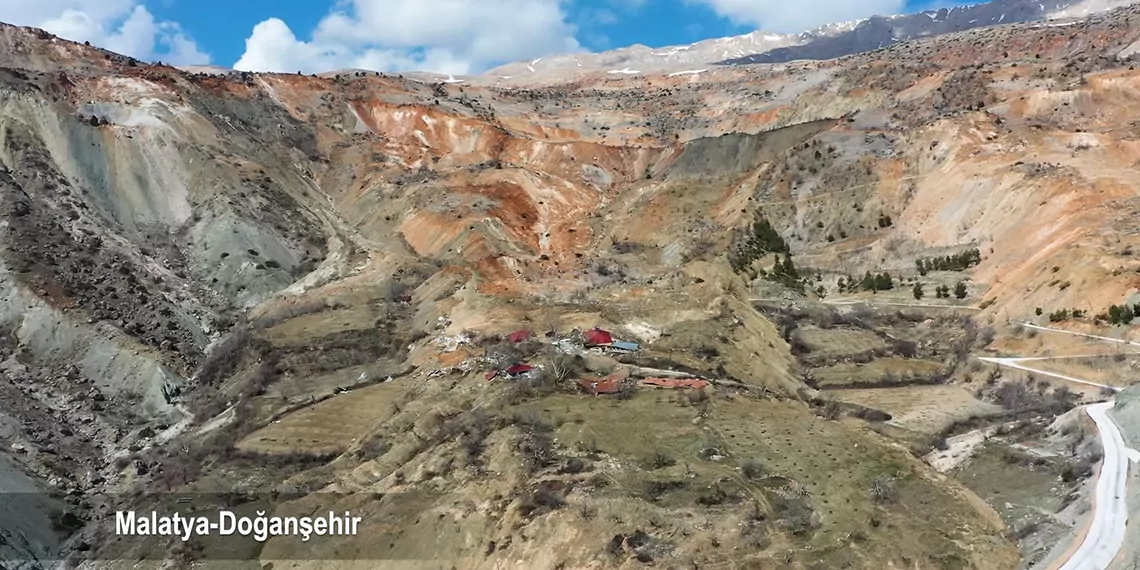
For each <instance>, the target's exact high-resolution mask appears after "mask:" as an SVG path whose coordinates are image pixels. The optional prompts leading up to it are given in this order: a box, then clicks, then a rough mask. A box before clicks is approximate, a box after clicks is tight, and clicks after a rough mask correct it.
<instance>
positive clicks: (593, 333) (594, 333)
mask: <svg viewBox="0 0 1140 570" xmlns="http://www.w3.org/2000/svg"><path fill="white" fill-rule="evenodd" d="M582 340H583V341H585V343H586V346H587V347H590V346H609V345H611V344H613V342H614V337H613V335H611V334H610V333H609V332H608V331H604V330H602V329H600V328H597V327H594V328H593V329H591V330H588V331H586V332H584V333H582Z"/></svg>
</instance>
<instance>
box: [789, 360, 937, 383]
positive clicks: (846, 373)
mask: <svg viewBox="0 0 1140 570" xmlns="http://www.w3.org/2000/svg"><path fill="white" fill-rule="evenodd" d="M945 369H946V366H945V365H944V364H942V363H941V362H933V361H930V360H910V359H906V358H882V359H878V360H873V361H871V362H868V363H866V364H858V363H843V364H836V365H834V366H827V367H825V368H817V369H815V370H812V371H811V374H812V377H813V378H814V380H815V384H816V386H817V387H819V388H821V389H826V388H839V387H844V386H850V385H852V384H880V383H881V384H893V383H897V382H900V381H908V380H913V379H923V378H929V377H931V376H934V375H936V374H938V373H939V372H943V371H945Z"/></svg>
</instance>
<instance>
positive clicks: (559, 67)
mask: <svg viewBox="0 0 1140 570" xmlns="http://www.w3.org/2000/svg"><path fill="white" fill-rule="evenodd" d="M1131 3H1132V0H1050V1H1048V2H1038V1H1036V0H992V1H990V2H982V3H978V4H973V5H968V6H955V7H951V8H940V9H937V10H925V11H922V12H917V13H913V14H905V15H878V16H873V17H871V18H867V19H864V20H857V21H852V22H839V23H834V24H829V25H827V26H823V27H820V28H818V29H815V30H810V31H807V32H803V33H799V34H774V33H770V32H764V31H762V30H761V31H755V32H751V33H748V34H744V35H741V36H734V37H727V38H716V39H710V40H704V41H700V42H697V43H694V44H688V45H677V46H666V47H661V48H649V47H646V46H640V45H639V46H631V47H624V48H619V49H615V50H610V51H605V52H600V53H587V54H566V55H559V56H552V57H543V58H539V59H536V60H533V61H529V62H518V63H512V64H508V65H504V66H501V67H498V68H495V69H492V70H490V71H488V72H486V73H485V74H483V75H482V76H479V77H462V78H459V80H461V81H469V82H470V81H475V82H481V83H493V84H497V85H503V86H505V85H516V84H519V82H527V81H536V80H552V79H557V80H563V81H567V80H570V79H571V78H572V77H575V76H577V75H580V74H582V73H591V72H603V71H604V72H607V73H610V74H613V75H618V76H620V75H633V74H639V73H663V72H667V73H674V74H678V75H687V74H691V73H696V72H701V71H704V70H707V69H709V68H713V67H716V66H721V65H739V64H749V63H787V62H790V61H796V60H826V59H832V58H836V57H842V56H845V55H851V54H857V53H864V52H869V51H873V50H877V49H881V48H884V47H887V46H891V45H894V44H897V43H900V42H906V41H910V40H912V39H916V38H924V37H930V36H936V35H941V34H949V33H955V32H963V31H966V30H971V29H974V28H980V27H986V26H997V25H1002V24H1014V23H1026V22H1046V21H1053V22H1064V21H1070V20H1072V19H1074V18H1084V17H1088V16H1090V15H1093V14H1096V13H1100V12H1103V11H1106V10H1111V9H1114V8H1119V7H1122V6H1126V5H1128V4H1131ZM452 79H453V80H454V79H455V78H454V77H453V78H452Z"/></svg>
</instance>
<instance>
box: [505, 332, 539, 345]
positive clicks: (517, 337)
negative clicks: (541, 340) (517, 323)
mask: <svg viewBox="0 0 1140 570" xmlns="http://www.w3.org/2000/svg"><path fill="white" fill-rule="evenodd" d="M533 336H534V333H532V332H530V331H528V330H525V329H524V330H517V331H515V332H513V333H511V334H509V335H507V340H509V341H511V342H514V343H519V342H526V341H528V340H530V339H531V337H533Z"/></svg>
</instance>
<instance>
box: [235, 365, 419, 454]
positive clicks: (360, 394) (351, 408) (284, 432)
mask: <svg viewBox="0 0 1140 570" xmlns="http://www.w3.org/2000/svg"><path fill="white" fill-rule="evenodd" d="M410 388H411V384H410V381H398V382H388V383H384V384H376V385H373V386H369V387H367V388H361V389H360V390H356V391H353V392H348V393H345V394H341V395H339V396H336V397H333V398H329V399H327V400H324V401H323V402H320V403H318V404H316V405H314V406H310V407H308V408H304V409H301V410H298V411H296V412H293V413H290V414H288V415H286V416H285V417H283V418H281V419H280V420H277V421H275V422H273V423H271V424H269V425H268V426H265V427H263V428H261V429H259V430H257V431H255V432H253V433H251V434H249V435H248V436H246V437H245V438H243V439H242V440H241V441H239V442H238V443H237V446H236V447H237V448H238V449H239V450H241V451H249V452H254V453H264V454H289V453H307V454H328V453H336V452H340V451H343V450H344V449H345V448H346V447H347V446H348V445H349V444H351V443H352V442H353V441H354V440H356V439H358V438H360V437H363V436H364V435H366V434H368V433H369V432H370V431H371V430H372V428H373V427H375V426H376V425H377V424H379V423H381V422H383V421H385V420H387V419H388V418H389V417H391V415H392V412H393V406H392V404H393V402H395V401H396V400H397V399H398V398H399V397H400V396H401V395H403V394H404V393H405V392H406V391H407V390H409V389H410Z"/></svg>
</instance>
